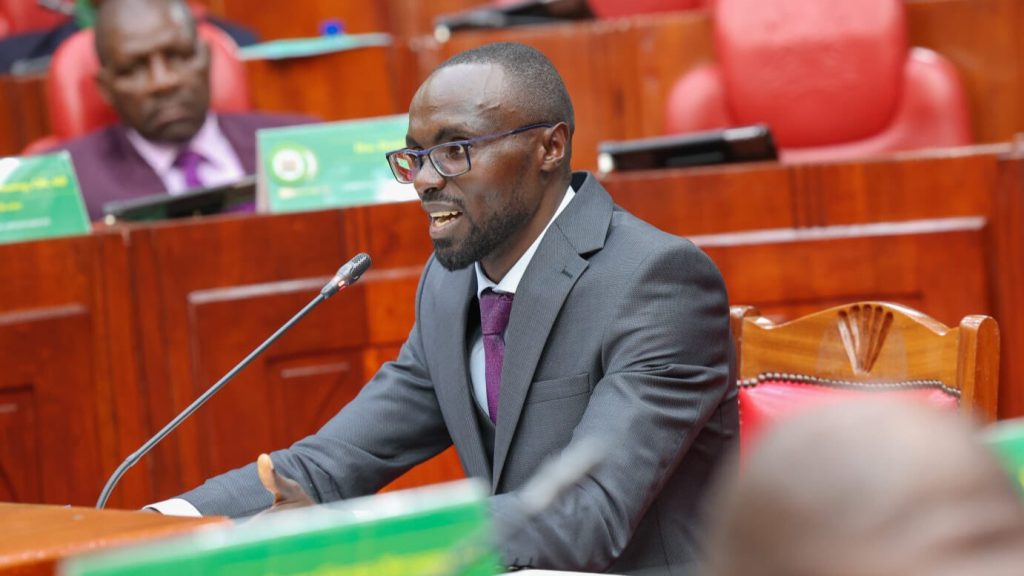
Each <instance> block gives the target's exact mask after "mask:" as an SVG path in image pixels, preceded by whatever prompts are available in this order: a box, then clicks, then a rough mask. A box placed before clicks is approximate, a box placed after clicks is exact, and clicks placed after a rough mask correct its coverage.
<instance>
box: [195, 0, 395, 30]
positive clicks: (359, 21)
mask: <svg viewBox="0 0 1024 576" xmlns="http://www.w3.org/2000/svg"><path fill="white" fill-rule="evenodd" d="M205 4H207V5H208V6H209V9H210V12H211V13H212V14H215V15H217V16H220V17H222V18H225V19H227V20H230V21H232V22H236V23H238V24H242V25H244V26H247V27H248V28H250V29H252V30H253V31H254V32H256V33H257V34H258V35H259V37H260V40H275V39H279V38H303V37H309V36H319V35H320V26H321V24H322V23H323V22H325V21H327V20H337V21H340V22H341V24H342V25H343V26H344V30H345V32H348V33H350V34H360V33H364V32H381V31H387V27H388V22H387V7H386V5H385V3H384V2H383V1H381V0H370V1H366V0H360V1H354V0H348V1H343V2H339V1H338V0H293V1H291V2H278V1H274V0H270V1H267V0H261V1H259V2H253V1H252V0H209V1H208V2H205Z"/></svg>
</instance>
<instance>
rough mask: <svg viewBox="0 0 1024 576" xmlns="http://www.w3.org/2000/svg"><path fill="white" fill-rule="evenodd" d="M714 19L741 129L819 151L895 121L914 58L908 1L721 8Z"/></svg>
mask: <svg viewBox="0 0 1024 576" xmlns="http://www.w3.org/2000/svg"><path fill="white" fill-rule="evenodd" d="M714 17H715V47H716V51H717V59H718V63H719V66H720V69H721V74H722V81H723V84H724V86H725V93H726V98H727V102H726V105H727V107H728V110H729V112H730V113H731V116H732V117H733V119H734V120H735V121H736V123H737V124H739V125H743V124H755V123H758V122H764V123H767V124H768V125H770V126H771V127H772V130H773V131H774V132H775V135H776V138H777V139H778V141H780V142H784V143H785V144H786V145H787V146H796V147H800V146H819V145H826V144H831V143H835V142H844V141H852V140H857V139H861V138H865V137H868V136H870V135H872V134H875V133H877V132H879V131H881V130H882V129H883V128H885V127H886V126H887V124H888V123H889V122H890V120H891V119H892V117H893V115H894V114H895V111H896V108H897V105H898V102H899V96H900V93H899V92H900V87H901V85H902V82H901V78H902V74H903V69H904V65H905V63H906V60H907V50H908V44H907V35H906V15H905V9H904V6H903V2H902V0H773V1H772V2H764V1H763V0H718V1H717V3H716V5H715V9H714ZM766 63H768V65H766Z"/></svg>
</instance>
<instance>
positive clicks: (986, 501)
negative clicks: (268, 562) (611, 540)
mask: <svg viewBox="0 0 1024 576" xmlns="http://www.w3.org/2000/svg"><path fill="white" fill-rule="evenodd" d="M976 434H977V431H976V430H975V429H974V427H973V426H971V425H970V423H969V422H968V421H967V420H966V419H965V418H963V417H962V416H961V415H957V414H951V413H946V412H940V411H937V410H935V409H933V408H931V407H927V406H923V405H918V404H914V403H910V402H907V401H906V400H902V401H897V400H893V399H887V398H872V399H863V400H857V401H853V402H844V403H841V404H837V405H835V406H830V407H828V408H824V409H822V410H820V411H817V412H813V413H807V414H802V415H800V416H797V417H795V418H793V419H792V420H789V421H786V422H784V423H782V424H780V425H779V426H778V427H777V428H776V429H774V430H772V431H770V432H768V433H767V434H766V435H765V436H764V438H763V439H762V440H761V441H760V442H759V443H758V445H757V446H756V447H755V449H754V451H753V452H752V453H751V454H750V456H749V457H748V458H747V459H746V460H745V461H744V462H743V466H742V470H741V471H740V474H738V475H737V474H732V475H731V476H729V477H727V478H728V479H727V481H726V485H725V486H723V489H722V494H721V496H722V498H720V499H719V502H718V504H719V506H718V507H715V508H712V515H713V520H714V521H715V523H716V524H717V525H716V526H715V527H714V528H713V530H712V543H711V545H710V556H711V558H710V568H711V570H710V571H709V572H708V574H710V575H711V576H747V575H750V574H758V575H760V576H821V575H822V574H829V575H832V576H878V575H882V574H887V575H888V574H893V575H895V574H899V575H901V576H961V575H966V574H970V575H971V576H1014V575H1019V574H1024V500H1022V499H1021V494H1020V493H1019V492H1018V490H1017V489H1016V488H1015V486H1014V485H1013V482H1012V480H1011V477H1010V475H1009V474H1008V473H1007V471H1006V470H1005V469H1003V468H1002V466H1001V465H1000V463H999V462H998V461H997V460H996V458H995V456H994V455H993V454H992V453H991V452H990V451H989V450H988V449H987V448H986V447H985V446H984V445H983V444H982V443H981V442H980V441H979V440H978V438H977V436H976Z"/></svg>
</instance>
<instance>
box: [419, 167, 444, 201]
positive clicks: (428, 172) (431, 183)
mask: <svg viewBox="0 0 1024 576" xmlns="http://www.w3.org/2000/svg"><path fill="white" fill-rule="evenodd" d="M446 182H448V180H447V179H446V178H445V177H444V176H442V175H441V173H440V172H438V171H437V168H434V163H433V162H431V161H430V158H423V166H421V167H420V171H419V172H417V173H416V177H415V178H413V181H412V184H413V186H415V187H416V194H418V195H419V197H420V199H423V198H424V197H425V196H427V195H429V194H431V193H433V192H436V191H438V190H441V189H443V188H444V185H445V183H446Z"/></svg>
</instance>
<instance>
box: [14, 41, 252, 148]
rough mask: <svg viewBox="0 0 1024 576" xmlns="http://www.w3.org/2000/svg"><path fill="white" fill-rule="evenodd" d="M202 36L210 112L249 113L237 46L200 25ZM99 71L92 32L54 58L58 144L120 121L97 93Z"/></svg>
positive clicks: (50, 85) (51, 95) (51, 90)
mask: <svg viewBox="0 0 1024 576" xmlns="http://www.w3.org/2000/svg"><path fill="white" fill-rule="evenodd" d="M199 35H200V37H201V38H202V39H203V40H205V41H206V42H207V44H209V46H210V58H211V64H210V92H211V93H210V107H211V108H212V109H213V110H216V111H218V112H244V111H246V110H249V109H250V101H249V86H248V83H247V81H246V74H245V65H244V63H243V62H241V61H240V60H239V59H238V55H237V47H236V46H235V43H234V41H233V40H232V39H231V37H229V36H228V35H227V34H226V33H224V32H222V31H221V30H220V29H218V28H216V27H214V26H212V25H208V24H200V25H199ZM97 70H99V60H97V58H96V51H95V47H94V44H93V33H92V30H82V31H81V32H78V33H76V34H75V35H74V36H72V37H71V38H68V39H67V40H65V41H64V43H63V44H61V45H60V47H59V48H58V49H57V52H56V53H55V54H54V55H53V60H52V61H51V62H50V70H49V72H48V74H47V78H46V83H47V98H48V103H49V109H50V123H51V126H52V127H53V135H54V136H55V137H56V138H57V139H58V140H65V139H68V138H74V137H75V136H80V135H82V134H86V133H88V132H91V131H93V130H95V129H97V128H101V127H103V126H106V125H108V124H112V123H114V122H116V121H117V114H116V113H115V112H114V109H113V108H111V107H110V106H109V105H108V104H107V103H106V102H105V101H104V100H103V97H102V96H100V93H99V90H98V89H97V88H96V85H95V82H94V78H95V76H96V72H97ZM33 145H34V144H33Z"/></svg>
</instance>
